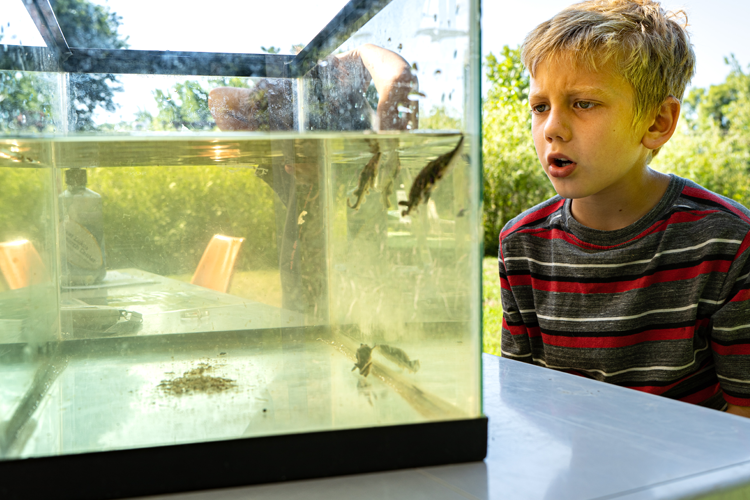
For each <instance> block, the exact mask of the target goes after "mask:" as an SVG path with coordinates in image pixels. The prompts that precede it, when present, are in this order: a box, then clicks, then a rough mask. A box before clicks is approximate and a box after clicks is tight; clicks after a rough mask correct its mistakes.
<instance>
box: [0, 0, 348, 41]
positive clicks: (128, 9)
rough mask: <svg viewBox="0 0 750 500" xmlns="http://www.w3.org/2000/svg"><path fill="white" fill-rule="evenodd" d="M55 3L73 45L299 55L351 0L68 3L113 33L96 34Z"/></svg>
mask: <svg viewBox="0 0 750 500" xmlns="http://www.w3.org/2000/svg"><path fill="white" fill-rule="evenodd" d="M6 1H7V0H6ZM51 3H52V6H53V9H55V14H56V15H57V18H58V21H59V22H60V26H61V27H62V30H63V33H64V34H65V38H66V40H67V42H68V45H69V46H70V47H85V48H128V49H133V50H158V51H163V50H170V51H189V52H225V53H226V52H228V53H255V54H258V53H262V52H264V51H269V50H270V51H272V52H274V53H280V54H295V53H296V52H297V51H296V50H295V48H294V46H295V45H302V46H304V45H307V43H308V42H310V40H312V39H313V38H314V37H315V35H317V34H318V32H319V31H320V30H321V29H323V28H324V27H325V26H326V24H328V22H329V21H330V20H331V19H332V18H333V17H334V16H335V15H336V14H337V13H338V12H339V11H340V10H341V9H342V8H343V7H344V5H346V4H347V0H319V1H317V2H311V1H309V0H276V1H265V0H263V1H261V0H211V1H210V2H164V1H154V0H89V1H86V0H72V1H68V2H65V4H82V5H84V6H85V7H84V8H85V9H86V10H88V13H87V16H88V18H92V17H94V16H99V17H103V18H105V19H108V21H107V24H108V28H104V30H105V31H106V30H107V29H109V32H108V33H102V30H101V29H100V30H99V33H96V34H94V35H92V34H91V23H89V24H87V25H83V26H82V25H81V23H80V22H77V17H80V16H77V15H76V13H75V12H74V13H67V15H66V13H63V12H61V11H60V8H61V7H62V5H61V3H58V2H55V1H52V2H51ZM18 4H19V5H20V4H21V1H20V0H18ZM86 4H88V5H86ZM264 48H265V50H264Z"/></svg>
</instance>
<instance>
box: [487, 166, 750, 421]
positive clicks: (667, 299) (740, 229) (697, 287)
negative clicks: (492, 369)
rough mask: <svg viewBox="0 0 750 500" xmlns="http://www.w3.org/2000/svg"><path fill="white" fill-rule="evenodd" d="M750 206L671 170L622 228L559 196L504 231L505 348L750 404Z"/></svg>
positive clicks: (629, 382)
mask: <svg viewBox="0 0 750 500" xmlns="http://www.w3.org/2000/svg"><path fill="white" fill-rule="evenodd" d="M748 230H750V211H748V210H747V209H746V208H745V207H743V206H741V205H739V204H738V203H736V202H733V201H731V200H729V199H727V198H724V197H722V196H719V195H716V194H714V193H712V192H711V191H708V190H706V189H704V188H702V187H700V186H699V185H697V184H695V183H693V182H691V181H688V180H686V179H682V178H680V177H676V176H672V178H671V180H670V183H669V187H668V188H667V191H666V193H665V194H664V196H663V197H662V199H661V200H660V201H659V203H658V204H657V205H656V206H655V207H654V208H653V209H652V210H651V211H650V212H649V213H648V214H647V215H645V216H644V217H642V218H641V219H639V220H638V221H636V222H635V223H633V224H631V225H630V226H628V227H625V228H623V229H618V230H616V231H599V230H595V229H591V228H588V227H586V226H583V225H582V224H580V223H579V222H577V221H576V220H575V219H574V218H573V217H572V215H571V212H570V200H566V199H563V198H560V197H559V196H555V197H554V198H551V199H549V200H547V201H546V202H544V203H542V204H540V205H538V206H536V207H534V208H532V209H531V210H528V211H526V212H524V213H522V214H521V215H519V216H518V217H516V218H515V219H513V220H512V221H510V222H509V223H508V224H507V225H506V226H505V228H504V229H503V231H502V233H501V234H500V255H499V265H500V283H501V285H502V302H503V330H502V354H503V356H505V357H508V358H510V359H516V360H519V361H526V362H530V363H534V364H538V365H542V366H547V367H549V368H555V369H558V370H563V371H567V372H569V373H574V374H578V375H583V376H586V377H590V378H594V379H596V380H601V381H604V382H609V383H612V384H616V385H620V386H623V387H630V388H632V389H636V390H639V391H643V392H648V393H651V394H659V395H661V396H665V397H668V398H672V399H678V400H680V401H685V402H689V403H695V404H699V405H703V406H708V407H711V408H716V409H724V408H726V402H729V403H731V404H735V405H740V406H750V251H749V250H750V234H749V233H748Z"/></svg>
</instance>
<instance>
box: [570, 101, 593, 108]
mask: <svg viewBox="0 0 750 500" xmlns="http://www.w3.org/2000/svg"><path fill="white" fill-rule="evenodd" d="M575 106H576V107H578V108H580V109H591V108H593V107H594V106H596V104H594V103H593V102H589V101H578V102H577V103H575Z"/></svg>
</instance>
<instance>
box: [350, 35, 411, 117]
mask: <svg viewBox="0 0 750 500" xmlns="http://www.w3.org/2000/svg"><path fill="white" fill-rule="evenodd" d="M336 59H338V60H339V61H340V63H341V64H340V66H342V67H343V68H345V69H347V71H346V73H345V74H347V75H348V74H350V73H351V69H349V68H352V67H356V65H357V64H359V65H360V66H361V65H364V67H365V68H366V69H367V71H368V72H369V74H370V76H371V77H372V83H373V84H374V85H375V89H376V90H377V91H378V95H379V99H378V109H377V118H378V122H379V123H378V126H377V127H376V128H379V129H380V130H406V129H409V128H411V129H416V128H417V127H418V124H419V120H418V113H419V103H418V102H417V101H416V100H415V101H412V100H410V99H409V95H410V94H412V93H416V92H417V91H418V90H419V81H418V79H417V77H416V76H415V75H414V74H413V73H412V72H411V68H410V67H409V63H408V62H406V60H405V59H404V58H403V57H401V56H400V55H398V54H396V53H395V52H391V51H390V50H387V49H384V48H382V47H378V46H377V45H372V44H369V43H368V44H365V45H363V46H361V47H359V48H357V49H354V50H351V51H349V52H344V53H343V54H337V55H336ZM369 84H370V80H367V81H366V82H365V88H367V86H368V85H369ZM399 108H401V109H400V110H399Z"/></svg>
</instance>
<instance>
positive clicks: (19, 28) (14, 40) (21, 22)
mask: <svg viewBox="0 0 750 500" xmlns="http://www.w3.org/2000/svg"><path fill="white" fill-rule="evenodd" d="M0 12H2V21H0V23H1V24H0V43H2V44H5V45H26V46H36V47H44V46H45V43H44V39H43V38H42V35H40V34H39V31H38V30H37V29H36V26H35V25H34V21H32V20H31V16H30V15H29V12H28V11H27V10H26V7H24V5H23V2H22V1H21V0H0Z"/></svg>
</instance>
